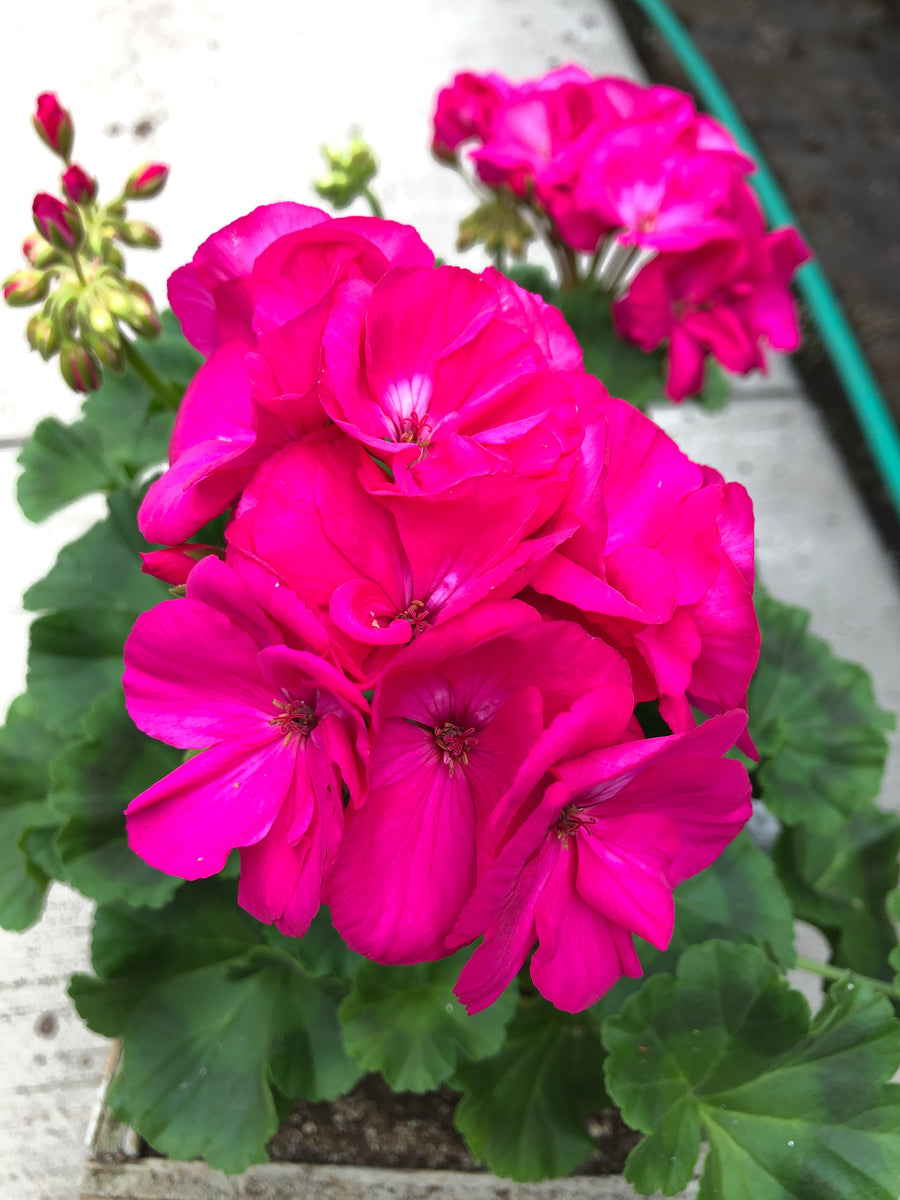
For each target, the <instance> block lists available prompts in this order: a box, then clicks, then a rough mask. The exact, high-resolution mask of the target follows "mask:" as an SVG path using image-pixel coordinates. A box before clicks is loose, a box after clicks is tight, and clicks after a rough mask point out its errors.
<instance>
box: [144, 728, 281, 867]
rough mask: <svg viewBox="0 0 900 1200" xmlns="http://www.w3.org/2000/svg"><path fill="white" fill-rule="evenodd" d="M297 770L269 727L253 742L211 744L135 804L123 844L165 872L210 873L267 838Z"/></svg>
mask: <svg viewBox="0 0 900 1200" xmlns="http://www.w3.org/2000/svg"><path fill="white" fill-rule="evenodd" d="M264 739H265V740H264ZM294 769H295V752H294V750H293V749H292V748H290V747H287V746H284V745H283V744H282V739H281V738H280V737H278V735H277V733H276V734H275V735H274V737H273V733H272V731H270V730H265V732H264V733H261V734H260V735H259V739H258V740H257V741H255V742H252V741H242V740H231V741H228V742H223V743H222V744H221V745H218V746H213V747H212V748H211V749H209V750H205V751H203V753H201V754H198V755H197V756H196V757H195V758H191V759H189V760H188V761H187V762H186V763H184V764H183V765H182V766H180V767H178V768H177V769H176V770H175V771H173V772H172V773H171V774H170V775H167V776H166V777H165V779H162V780H160V782H159V783H155V784H154V785H153V787H151V788H148V789H147V790H146V791H145V792H142V793H141V794H140V795H139V796H138V797H136V799H134V800H132V802H131V804H129V806H128V808H127V809H126V810H125V817H126V824H127V827H128V844H129V845H130V846H131V848H132V850H133V851H134V852H135V854H139V855H140V857H141V858H143V859H144V860H145V862H148V863H149V864H150V865H151V866H152V867H156V868H158V870H160V871H165V872H166V873H167V874H169V875H178V876H180V877H181V878H182V879H206V878H207V877H208V876H210V875H215V874H217V873H218V872H219V871H221V870H222V868H223V867H224V865H225V860H226V858H227V857H228V855H229V854H230V853H231V851H232V850H233V849H234V848H235V847H236V846H249V845H251V844H253V843H254V842H258V841H259V840H260V839H261V838H263V837H265V835H266V833H267V832H268V830H269V829H270V827H271V825H272V822H273V821H274V820H275V817H276V815H277V813H278V810H279V808H280V807H281V805H282V803H283V802H284V799H285V797H286V795H287V793H288V791H289V789H290V787H291V785H292V779H293V775H294Z"/></svg>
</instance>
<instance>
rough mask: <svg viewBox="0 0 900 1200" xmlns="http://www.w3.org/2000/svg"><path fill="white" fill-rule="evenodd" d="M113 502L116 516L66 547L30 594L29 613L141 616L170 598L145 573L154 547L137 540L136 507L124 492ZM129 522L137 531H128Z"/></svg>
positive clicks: (27, 599) (27, 597) (25, 603)
mask: <svg viewBox="0 0 900 1200" xmlns="http://www.w3.org/2000/svg"><path fill="white" fill-rule="evenodd" d="M109 503H110V505H111V506H113V511H112V512H111V513H110V515H109V516H107V517H106V519H105V520H103V521H98V522H97V524H96V525H94V526H92V527H91V528H90V529H89V530H88V531H87V533H85V534H84V535H83V536H82V537H80V538H78V539H77V540H76V541H74V542H70V543H69V544H68V545H67V546H63V548H62V550H60V552H59V557H58V558H57V560H56V563H55V565H54V566H53V567H52V568H51V570H50V572H49V574H47V575H45V576H44V578H43V579H40V580H38V582H37V583H35V584H32V586H31V587H30V588H29V589H28V591H27V592H26V593H25V596H24V597H23V601H22V603H23V606H24V607H25V608H26V609H29V610H31V611H32V612H37V611H41V610H48V609H54V608H99V609H106V608H111V609H117V610H120V611H126V610H127V611H128V612H130V613H133V614H134V615H135V616H137V614H138V613H140V612H143V611H144V609H146V608H150V607H151V606H152V605H154V604H157V603H158V602H159V601H160V600H167V599H169V596H170V592H169V590H168V588H167V587H166V585H165V584H164V583H161V582H160V581H159V580H158V579H154V578H153V577H152V576H150V575H145V574H144V573H143V572H142V571H141V560H140V556H139V552H140V550H141V549H148V547H147V545H146V544H143V545H141V544H140V542H137V543H136V541H135V539H136V538H138V534H137V507H136V504H135V503H134V502H133V501H132V499H131V497H130V496H128V495H126V493H124V492H116V493H113V495H112V496H110V497H109ZM123 505H124V506H125V508H126V511H125V512H124V513H123V512H122V511H121V510H122V508H123ZM129 517H130V522H131V526H132V528H131V529H128V528H127V527H125V521H126V520H128V519H129Z"/></svg>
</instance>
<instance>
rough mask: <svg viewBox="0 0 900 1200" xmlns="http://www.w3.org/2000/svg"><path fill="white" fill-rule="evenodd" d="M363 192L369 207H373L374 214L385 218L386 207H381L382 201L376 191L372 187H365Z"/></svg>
mask: <svg viewBox="0 0 900 1200" xmlns="http://www.w3.org/2000/svg"><path fill="white" fill-rule="evenodd" d="M362 194H363V196H364V197H365V199H366V201H367V203H368V205H369V208H371V210H372V216H373V217H380V218H382V219H383V218H384V209H383V208H382V207H381V202H380V201H379V199H378V197H377V196H376V195H375V193H374V192H373V191H372V189H371V188H367V187H364V188H363V190H362Z"/></svg>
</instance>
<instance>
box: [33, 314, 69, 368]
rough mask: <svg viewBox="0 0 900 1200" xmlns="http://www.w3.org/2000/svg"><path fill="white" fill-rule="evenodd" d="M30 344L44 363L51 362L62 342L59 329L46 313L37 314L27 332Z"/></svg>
mask: <svg viewBox="0 0 900 1200" xmlns="http://www.w3.org/2000/svg"><path fill="white" fill-rule="evenodd" d="M25 336H26V337H27V338H28V344H29V346H31V348H32V350H37V352H38V354H40V356H41V358H42V359H43V360H44V362H49V360H50V359H51V358H52V357H53V355H54V354H55V353H56V352H57V350H58V349H59V347H60V344H61V342H62V336H61V334H60V332H59V327H58V326H57V324H56V322H55V321H53V320H52V319H51V318H50V317H48V316H47V315H46V313H42V312H41V313H35V314H34V316H33V317H32V318H31V320H30V321H29V322H28V327H27V329H26V330H25Z"/></svg>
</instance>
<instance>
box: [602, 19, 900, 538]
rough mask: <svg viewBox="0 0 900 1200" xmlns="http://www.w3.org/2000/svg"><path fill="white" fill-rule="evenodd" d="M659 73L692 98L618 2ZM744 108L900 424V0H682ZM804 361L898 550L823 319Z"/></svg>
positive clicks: (702, 45)
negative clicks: (826, 342)
mask: <svg viewBox="0 0 900 1200" xmlns="http://www.w3.org/2000/svg"><path fill="white" fill-rule="evenodd" d="M614 2H615V4H616V7H617V9H618V10H619V13H620V16H621V17H622V19H623V22H624V24H625V26H626V29H627V30H628V32H629V34H630V36H631V38H632V41H633V42H634V44H635V47H636V49H637V51H638V54H639V55H640V57H641V59H642V60H643V62H644V66H645V68H646V70H647V73H648V75H650V77H651V78H653V79H655V80H656V81H658V82H665V83H670V84H673V85H675V86H677V87H683V88H685V89H686V90H690V85H689V83H688V81H687V79H686V78H685V76H684V75H683V74H682V72H681V69H680V68H679V67H678V65H677V63H676V62H675V59H674V58H673V56H672V54H671V52H670V51H669V50H668V48H667V46H666V43H665V41H664V40H663V39H662V37H661V36H660V35H659V34H658V33H657V31H656V30H655V29H654V28H653V27H652V26H650V25H649V23H648V22H647V21H646V20H644V18H643V17H642V16H641V15H640V13H639V10H638V8H637V6H636V4H634V3H633V0H614ZM669 4H670V7H671V8H672V10H673V11H674V12H675V13H676V14H677V15H678V16H679V17H680V18H681V20H682V21H683V23H684V25H685V27H686V28H687V30H688V32H689V33H690V35H691V37H692V38H693V40H694V42H695V43H696V45H697V46H698V48H699V49H700V51H701V52H702V54H703V55H704V56H705V57H706V58H707V60H708V61H709V62H710V64H711V65H712V67H713V68H714V70H715V71H716V73H717V74H718V76H719V78H720V79H721V80H722V82H723V83H724V85H725V88H726V90H727V91H728V93H729V95H730V96H731V98H732V100H733V101H734V102H735V103H736V105H737V107H738V109H739V110H740V112H741V115H742V116H743V118H744V120H745V121H746V123H747V125H748V126H749V127H750V129H751V131H752V132H753V134H754V136H755V137H756V139H757V142H758V143H759V145H760V146H761V148H762V151H763V153H764V155H765V157H766V159H767V161H768V163H769V165H770V167H771V168H772V169H773V171H774V172H775V174H776V175H777V176H778V179H779V182H780V183H781V185H782V188H783V190H784V192H785V193H786V195H787V198H788V201H789V203H790V205H791V207H792V208H793V210H794V212H795V213H796V216H797V218H798V222H799V225H800V227H801V228H802V230H803V232H804V235H805V237H806V239H807V241H808V242H809V244H810V245H811V247H812V249H813V251H814V252H815V254H816V256H817V257H818V259H819V262H820V264H821V266H822V269H823V270H824V272H825V274H826V275H827V277H828V279H829V281H830V282H831V284H832V286H833V288H834V289H835V291H836V293H837V295H838V297H839V299H840V302H841V304H842V306H843V308H844V312H845V314H846V316H847V318H848V320H849V321H850V324H851V325H852V326H853V328H854V330H855V332H856V334H857V336H858V337H859V339H860V342H861V344H862V347H863V350H864V352H865V355H866V357H867V359H868V362H869V365H870V366H871V368H872V369H873V371H874V373H875V375H876V377H877V378H878V380H879V383H880V385H881V387H882V389H883V391H884V394H885V397H886V399H887V402H888V405H889V407H890V409H891V411H892V413H893V415H894V418H895V420H896V421H897V422H898V424H900V4H898V0H726V2H725V3H723V0H669ZM807 325H808V332H807V336H806V338H805V344H804V349H803V350H802V351H801V353H800V355H799V356H798V360H797V365H798V366H799V368H800V371H801V374H802V375H803V376H804V378H805V381H806V383H807V387H808V389H809V391H810V394H811V395H812V397H813V399H814V400H815V401H816V402H817V403H818V404H819V405H820V407H821V409H822V411H823V414H824V416H825V419H826V421H827V422H828V424H829V427H830V429H831V432H832V436H833V437H834V439H835V441H836V442H837V444H838V445H839V446H840V447H841V449H842V450H843V452H844V454H845V457H846V459H847V461H848V464H849V465H850V467H851V469H852V471H853V473H854V475H855V477H856V480H857V483H858V485H859V487H860V490H861V491H862V493H863V495H864V497H865V498H866V500H867V502H868V504H869V507H870V512H871V513H872V515H873V517H874V519H875V520H876V523H877V524H878V526H879V528H880V529H881V532H882V534H883V536H884V537H885V539H886V541H887V544H888V546H889V548H891V549H892V550H894V551H895V552H897V551H898V550H900V522H898V520H897V516H896V513H894V511H893V509H892V506H891V504H890V501H889V499H888V497H887V494H886V492H885V490H884V488H883V485H882V484H881V481H880V478H879V475H878V472H877V469H876V468H875V466H874V463H873V462H872V461H871V459H870V457H869V455H868V451H867V450H866V448H865V443H864V441H863V439H862V435H861V434H860V433H859V430H858V427H857V424H856V420H855V418H854V416H853V415H852V412H851V410H850V408H849V405H848V404H847V401H846V398H845V396H844V393H843V389H842V387H841V385H840V383H839V382H838V380H837V377H836V375H835V374H834V372H833V370H832V368H831V366H830V363H829V361H828V359H827V356H826V355H825V352H824V349H823V347H822V346H821V344H820V343H819V342H818V340H817V337H816V335H815V333H814V331H813V330H812V328H811V325H810V324H809V323H807Z"/></svg>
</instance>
